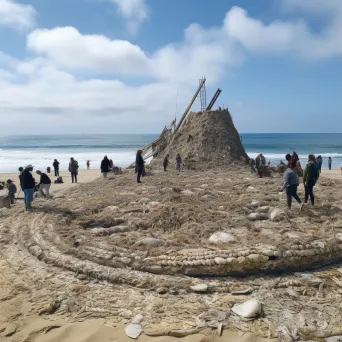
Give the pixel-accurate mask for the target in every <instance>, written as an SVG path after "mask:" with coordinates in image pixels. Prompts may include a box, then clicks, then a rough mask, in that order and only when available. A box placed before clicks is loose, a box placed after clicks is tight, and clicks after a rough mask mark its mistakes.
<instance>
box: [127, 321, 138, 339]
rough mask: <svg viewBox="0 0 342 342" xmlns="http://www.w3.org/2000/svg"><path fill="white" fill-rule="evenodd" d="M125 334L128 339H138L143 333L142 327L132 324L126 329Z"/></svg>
mask: <svg viewBox="0 0 342 342" xmlns="http://www.w3.org/2000/svg"><path fill="white" fill-rule="evenodd" d="M125 333H126V335H127V336H128V337H130V338H133V339H137V338H138V337H139V336H140V334H141V333H142V327H141V325H140V324H134V323H131V324H129V325H128V326H127V327H126V328H125Z"/></svg>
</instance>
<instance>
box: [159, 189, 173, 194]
mask: <svg viewBox="0 0 342 342" xmlns="http://www.w3.org/2000/svg"><path fill="white" fill-rule="evenodd" d="M159 192H160V193H161V194H164V195H165V194H170V193H172V192H173V190H172V188H162V189H159Z"/></svg>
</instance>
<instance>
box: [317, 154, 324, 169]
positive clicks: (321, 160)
mask: <svg viewBox="0 0 342 342" xmlns="http://www.w3.org/2000/svg"><path fill="white" fill-rule="evenodd" d="M316 163H317V166H318V171H319V172H321V171H322V164H323V159H322V157H321V156H320V155H319V156H318V157H317V158H316Z"/></svg>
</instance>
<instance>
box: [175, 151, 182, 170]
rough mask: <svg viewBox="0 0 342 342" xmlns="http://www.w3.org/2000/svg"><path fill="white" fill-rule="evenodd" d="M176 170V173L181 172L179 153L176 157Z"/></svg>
mask: <svg viewBox="0 0 342 342" xmlns="http://www.w3.org/2000/svg"><path fill="white" fill-rule="evenodd" d="M176 170H177V171H178V172H181V171H182V157H181V155H180V154H179V153H178V154H177V156H176Z"/></svg>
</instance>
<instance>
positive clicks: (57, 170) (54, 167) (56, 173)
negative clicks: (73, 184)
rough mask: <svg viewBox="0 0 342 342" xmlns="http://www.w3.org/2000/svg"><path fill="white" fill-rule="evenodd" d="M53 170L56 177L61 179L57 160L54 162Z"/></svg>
mask: <svg viewBox="0 0 342 342" xmlns="http://www.w3.org/2000/svg"><path fill="white" fill-rule="evenodd" d="M52 166H53V169H54V170H55V177H59V161H58V160H57V159H55V160H54V161H53V164H52Z"/></svg>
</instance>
